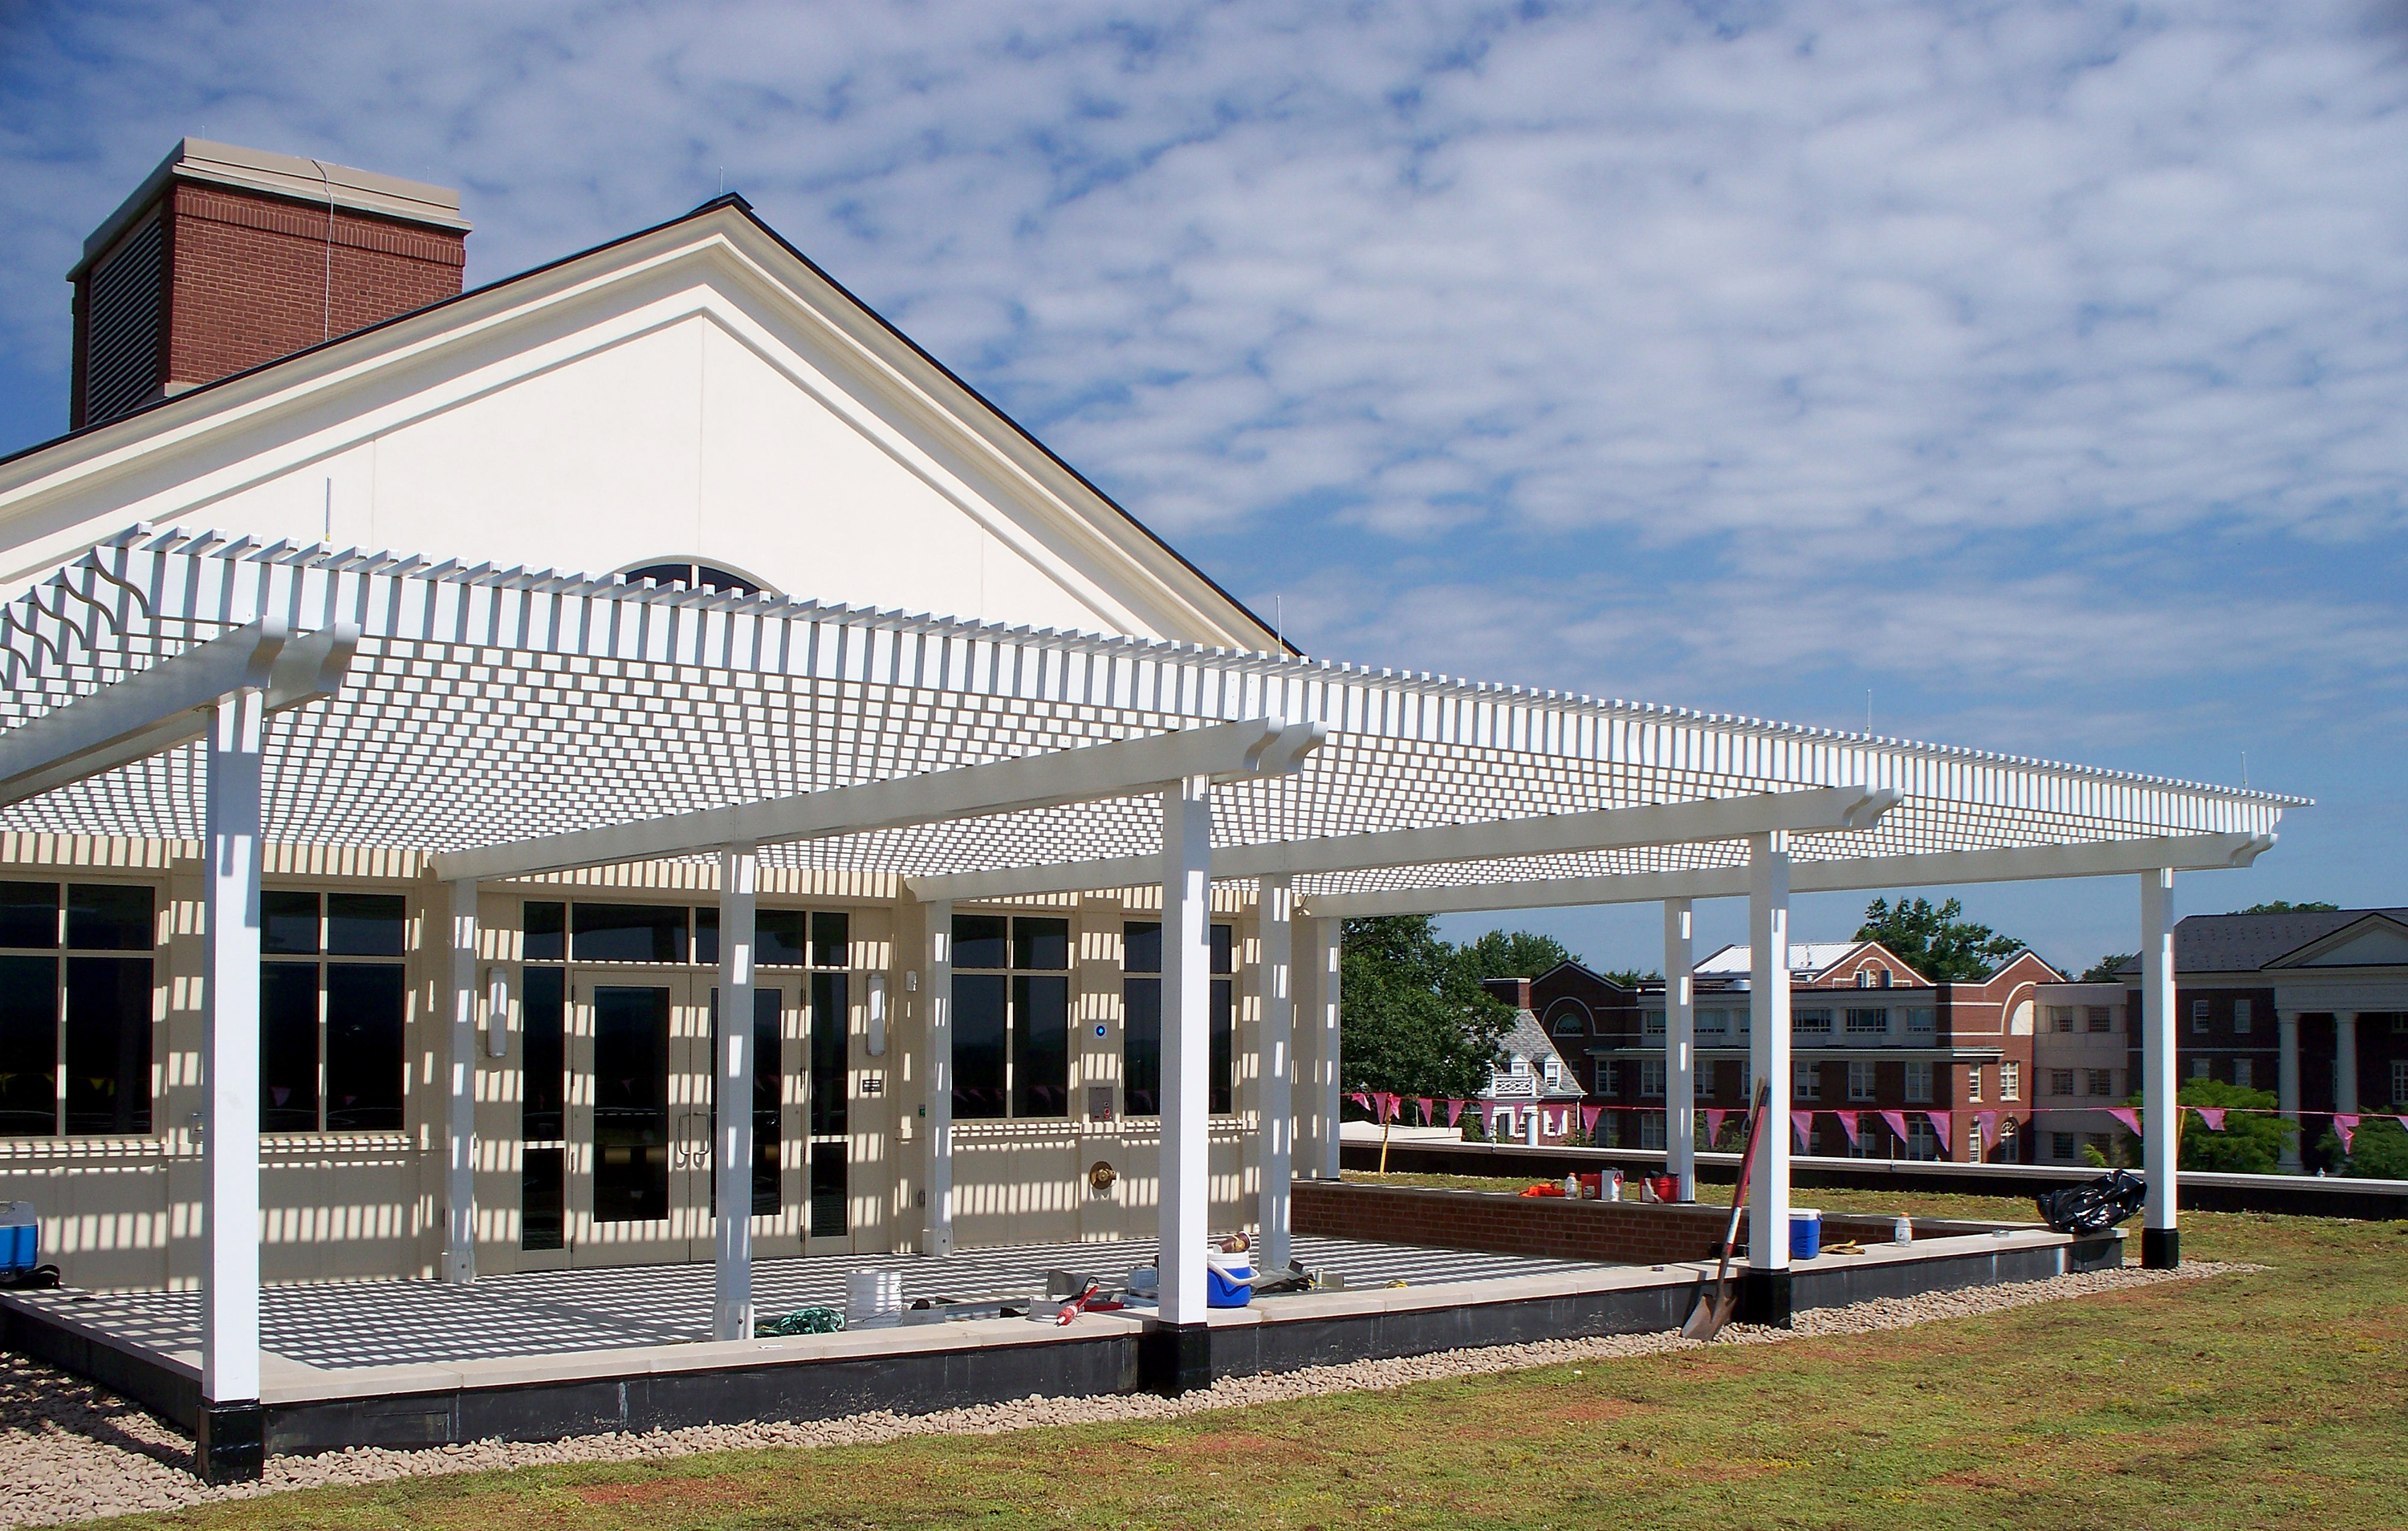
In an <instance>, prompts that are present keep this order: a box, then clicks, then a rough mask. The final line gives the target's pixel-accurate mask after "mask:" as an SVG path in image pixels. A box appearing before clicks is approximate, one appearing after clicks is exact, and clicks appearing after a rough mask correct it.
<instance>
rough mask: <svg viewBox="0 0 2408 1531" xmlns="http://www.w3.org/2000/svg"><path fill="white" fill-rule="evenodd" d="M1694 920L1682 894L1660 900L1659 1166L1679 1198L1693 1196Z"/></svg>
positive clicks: (1695, 1064)
mask: <svg viewBox="0 0 2408 1531" xmlns="http://www.w3.org/2000/svg"><path fill="white" fill-rule="evenodd" d="M1697 952H1698V945H1697V920H1696V916H1695V915H1694V914H1693V912H1692V911H1691V909H1690V906H1689V901H1688V900H1687V899H1685V898H1668V899H1666V900H1664V1053H1665V1060H1666V1062H1667V1063H1668V1064H1669V1067H1667V1068H1666V1069H1665V1073H1666V1075H1667V1076H1668V1078H1667V1079H1666V1080H1665V1081H1664V1167H1665V1169H1666V1170H1668V1171H1670V1174H1671V1175H1672V1176H1673V1178H1674V1179H1676V1180H1679V1181H1680V1184H1681V1189H1680V1192H1679V1195H1680V1197H1681V1199H1682V1200H1683V1201H1695V1200H1697V1199H1698V1051H1697V1042H1698V1028H1697V1020H1698V1009H1697V995H1696V994H1695V993H1694V992H1693V990H1692V987H1691V984H1692V981H1693V979H1694V971H1693V970H1694V969H1695V968H1696V966H1697Z"/></svg>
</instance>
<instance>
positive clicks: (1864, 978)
mask: <svg viewBox="0 0 2408 1531" xmlns="http://www.w3.org/2000/svg"><path fill="white" fill-rule="evenodd" d="M1872 986H1873V970H1872V969H1871V968H1870V967H1859V968H1857V969H1856V987H1857V988H1859V989H1870V988H1871V987H1872Z"/></svg>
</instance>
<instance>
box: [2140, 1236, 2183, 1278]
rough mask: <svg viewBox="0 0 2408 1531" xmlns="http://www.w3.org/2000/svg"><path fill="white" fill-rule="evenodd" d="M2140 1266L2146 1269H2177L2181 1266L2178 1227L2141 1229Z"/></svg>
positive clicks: (2180, 1239) (2180, 1244)
mask: <svg viewBox="0 0 2408 1531" xmlns="http://www.w3.org/2000/svg"><path fill="white" fill-rule="evenodd" d="M2141 1266H2142V1267H2143V1269H2146V1270H2177V1269H2180V1268H2181V1266H2182V1230H2181V1229H2180V1228H2143V1229H2142V1230H2141Z"/></svg>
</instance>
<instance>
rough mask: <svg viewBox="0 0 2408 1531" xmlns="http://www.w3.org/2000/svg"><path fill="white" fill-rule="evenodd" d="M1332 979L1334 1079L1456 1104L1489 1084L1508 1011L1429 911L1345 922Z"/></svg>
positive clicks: (1509, 1020)
mask: <svg viewBox="0 0 2408 1531" xmlns="http://www.w3.org/2000/svg"><path fill="white" fill-rule="evenodd" d="M1343 938H1344V945H1343V948H1342V951H1341V954H1340V974H1339V995H1340V1003H1339V1018H1338V1021H1339V1057H1340V1084H1341V1086H1342V1087H1343V1088H1344V1089H1346V1090H1349V1091H1354V1090H1375V1091H1384V1092H1388V1093H1390V1094H1394V1095H1443V1096H1447V1097H1450V1098H1460V1097H1463V1096H1466V1095H1478V1094H1480V1093H1481V1092H1482V1091H1484V1090H1485V1089H1487V1088H1488V1076H1489V1074H1490V1073H1491V1072H1492V1071H1493V1070H1494V1069H1495V1068H1496V1066H1497V1065H1498V1063H1500V1062H1502V1061H1503V1058H1504V1050H1503V1049H1502V1048H1501V1047H1500V1046H1498V1042H1499V1040H1500V1039H1501V1038H1502V1037H1504V1035H1505V1034H1506V1033H1507V1032H1508V1031H1511V1030H1512V1028H1513V1022H1514V1013H1513V1009H1512V1007H1511V1006H1509V1005H1506V1004H1504V1003H1502V1002H1501V1001H1499V1000H1498V999H1497V998H1496V997H1495V996H1493V995H1491V994H1489V993H1488V992H1487V991H1486V990H1485V989H1483V988H1482V987H1481V986H1480V980H1481V978H1482V977H1483V975H1482V974H1481V973H1480V972H1479V971H1478V968H1477V966H1476V964H1475V963H1474V962H1473V961H1472V960H1471V959H1470V957H1469V955H1468V953H1467V952H1465V950H1464V949H1463V948H1460V947H1456V946H1453V945H1450V944H1449V943H1447V942H1445V941H1443V940H1441V939H1440V938H1439V936H1438V929H1437V922H1436V921H1435V920H1433V919H1431V918H1430V917H1429V916H1428V915H1389V916H1383V917H1381V918H1378V919H1369V920H1349V921H1347V922H1346V923H1345V928H1344V934H1343Z"/></svg>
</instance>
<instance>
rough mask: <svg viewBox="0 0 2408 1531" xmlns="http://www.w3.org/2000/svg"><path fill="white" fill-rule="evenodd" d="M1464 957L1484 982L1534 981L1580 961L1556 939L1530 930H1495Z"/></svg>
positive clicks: (1466, 952) (1476, 975) (1467, 948)
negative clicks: (1498, 979) (1495, 979)
mask: <svg viewBox="0 0 2408 1531" xmlns="http://www.w3.org/2000/svg"><path fill="white" fill-rule="evenodd" d="M1463 958H1464V960H1465V961H1466V962H1469V964H1471V966H1472V967H1473V968H1474V969H1476V971H1475V972H1474V973H1473V975H1472V976H1473V977H1475V978H1484V979H1492V978H1526V979H1534V978H1537V977H1539V976H1540V975H1541V974H1542V973H1552V972H1554V971H1555V969H1556V968H1558V967H1561V966H1563V965H1564V964H1566V963H1568V962H1571V963H1576V962H1578V961H1580V958H1579V956H1578V955H1577V954H1575V953H1573V952H1569V951H1567V950H1565V948H1564V943H1563V942H1561V941H1559V940H1557V939H1555V937H1553V936H1541V935H1537V934H1535V933H1533V932H1531V931H1527V930H1492V931H1490V932H1489V933H1488V934H1487V935H1485V936H1483V937H1480V939H1478V940H1476V941H1473V942H1472V943H1471V944H1470V945H1469V946H1466V947H1464V948H1463Z"/></svg>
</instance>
